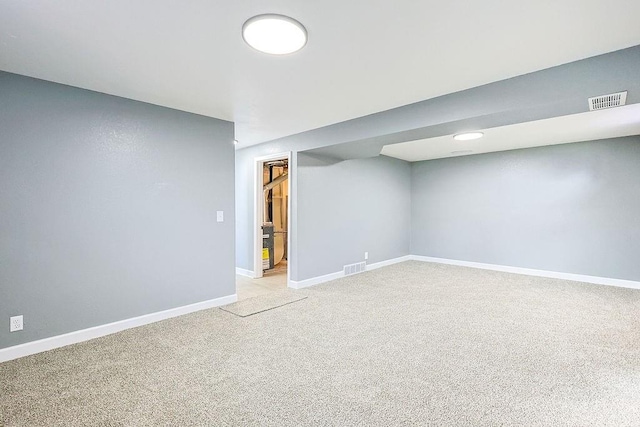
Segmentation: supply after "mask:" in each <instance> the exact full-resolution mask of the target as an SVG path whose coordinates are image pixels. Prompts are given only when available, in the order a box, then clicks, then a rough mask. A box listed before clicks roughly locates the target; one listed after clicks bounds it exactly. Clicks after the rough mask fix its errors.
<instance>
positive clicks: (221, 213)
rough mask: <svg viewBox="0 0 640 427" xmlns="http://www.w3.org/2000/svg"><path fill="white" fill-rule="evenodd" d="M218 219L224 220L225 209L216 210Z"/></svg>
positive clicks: (219, 220)
mask: <svg viewBox="0 0 640 427" xmlns="http://www.w3.org/2000/svg"><path fill="white" fill-rule="evenodd" d="M216 220H217V221H218V222H224V211H217V212H216Z"/></svg>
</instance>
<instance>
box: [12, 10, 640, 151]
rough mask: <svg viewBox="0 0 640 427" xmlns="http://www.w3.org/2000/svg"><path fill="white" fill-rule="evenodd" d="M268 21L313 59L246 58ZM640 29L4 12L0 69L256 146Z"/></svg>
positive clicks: (426, 16)
mask: <svg viewBox="0 0 640 427" xmlns="http://www.w3.org/2000/svg"><path fill="white" fill-rule="evenodd" d="M266 12H274V13H281V14H285V15H290V16H292V17H294V18H296V19H298V20H299V21H301V22H302V23H303V24H304V25H305V26H306V27H307V29H308V31H309V37H310V39H309V43H308V45H307V46H306V48H305V49H304V50H303V51H301V52H299V53H297V54H293V55H289V56H284V57H269V56H266V55H264V54H260V53H258V52H256V51H254V50H253V49H251V48H249V47H248V46H246V45H245V44H244V43H243V42H242V38H241V34H240V30H241V27H242V24H243V23H244V21H245V20H246V19H247V18H250V17H251V16H253V15H256V14H260V13H266ZM638 16H640V2H638V1H637V0H610V1H607V2H605V1H602V0H565V1H555V2H551V1H539V0H526V1H518V2H505V1H502V0H486V1H483V2H469V1H466V0H464V1H463V0H452V1H447V2H443V1H439V2H434V1H414V0H403V1H400V0H399V1H394V2H390V1H382V0H373V1H368V2H356V1H344V0H340V1H339V0H324V1H294V0H279V1H272V2H268V3H267V2H265V1H258V0H254V1H248V0H237V1H222V0H193V1H188V2H184V1H177V0H173V1H172V0H137V1H125V0H110V1H106V0H102V1H91V2H89V1H86V2H83V1H77V0H59V1H55V2H53V1H45V0H36V1H34V0H21V1H15V0H0V69H2V70H4V71H9V72H14V73H18V74H24V75H28V76H32V77H37V78H41V79H45V80H50V81H55V82H59V83H64V84H69V85H72V86H78V87H82V88H87V89H91V90H95V91H99V92H104V93H108V94H112V95H118V96H122V97H126V98H131V99H136V100H140V101H145V102H149V103H153V104H158V105H163V106H167V107H171V108H176V109H180V110H185V111H190V112H194V113H199V114H204V115H207V116H212V117H217V118H222V119H226V120H232V121H234V122H236V137H237V139H239V140H240V142H241V145H242V146H247V145H250V144H255V143H259V142H263V141H267V140H271V139H275V138H278V137H283V136H286V135H291V134H295V133H298V132H302V131H306V130H309V129H314V128H318V127H322V126H326V125H328V124H332V123H337V122H341V121H344V120H347V119H351V118H355V117H359V116H363V115H367V114H370V113H374V112H378V111H383V110H387V109H390V108H393V107H397V106H401V105H405V104H409V103H412V102H416V101H421V100H424V99H428V98H432V97H435V96H439V95H443V94H446V93H450V92H454V91H459V90H463V89H466V88H470V87H474V86H478V85H481V84H485V83H489V82H493V81H497V80H501V79H505V78H508V77H513V76H516V75H521V74H524V73H528V72H532V71H535V70H540V69H543V68H547V67H551V66H554V65H558V64H562V63H567V62H571V61H574V60H577V59H581V58H586V57H590V56H594V55H597V54H601V53H605V52H610V51H614V50H617V49H621V48H625V47H629V46H633V45H636V44H639V43H640V25H638V23H637V17H638ZM603 23H605V24H603Z"/></svg>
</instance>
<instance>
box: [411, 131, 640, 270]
mask: <svg viewBox="0 0 640 427" xmlns="http://www.w3.org/2000/svg"><path fill="white" fill-rule="evenodd" d="M411 174H412V232H411V253H412V254H414V255H423V256H432V257H439V258H449V259H455V260H464V261H474V262H482V263H490V264H500V265H507V266H515V267H526V268H534V269H542V270H550V271H559V272H565V273H577V274H586V275H592V276H601V277H609V278H616V279H627V280H636V281H637V280H640V262H639V260H640V137H639V136H635V137H628V138H618V139H612V140H603V141H590V142H582V143H575V144H566V145H557V146H552V147H540V148H531V149H524V150H514V151H508V152H501V153H491V154H482V155H475V156H465V157H457V158H450V159H440V160H430V161H424V162H418V163H414V164H412V166H411Z"/></svg>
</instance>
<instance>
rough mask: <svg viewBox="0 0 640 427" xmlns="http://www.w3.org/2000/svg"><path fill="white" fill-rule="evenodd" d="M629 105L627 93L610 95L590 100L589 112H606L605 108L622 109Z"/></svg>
mask: <svg viewBox="0 0 640 427" xmlns="http://www.w3.org/2000/svg"><path fill="white" fill-rule="evenodd" d="M626 103H627V92H626V91H624V92H618V93H611V94H609V95H602V96H596V97H593V98H589V110H591V111H595V110H604V109H605V108H613V107H620V106H622V105H624V104H626Z"/></svg>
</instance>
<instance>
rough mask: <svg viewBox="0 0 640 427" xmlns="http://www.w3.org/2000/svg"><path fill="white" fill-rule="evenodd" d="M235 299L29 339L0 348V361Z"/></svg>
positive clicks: (227, 297) (226, 297)
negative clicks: (28, 340)
mask: <svg viewBox="0 0 640 427" xmlns="http://www.w3.org/2000/svg"><path fill="white" fill-rule="evenodd" d="M237 300H238V296H237V295H236V294H233V295H227V296H224V297H220V298H216V299H211V300H207V301H202V302H197V303H195V304H190V305H185V306H182V307H176V308H172V309H169V310H164V311H158V312H156V313H150V314H145V315H143V316H138V317H133V318H131V319H125V320H120V321H117V322H113V323H107V324H106V325H100V326H94V327H92V328H87V329H82V330H79V331H74V332H69V333H68V334H63V335H57V336H55V337H50V338H44V339H41V340H37V341H31V342H27V343H24V344H19V345H16V346H13V347H8V348H3V349H0V363H2V362H6V361H9V360H13V359H17V358H19V357H24V356H29V355H31V354H36V353H41V352H43V351H47V350H53V349H54V348H59V347H64V346H67V345H71V344H76V343H79V342H83V341H88V340H91V339H94V338H99V337H103V336H105V335H110V334H113V333H116V332H120V331H124V330H125V329H131V328H135V327H138V326H143V325H148V324H149V323H154V322H159V321H160V320H165V319H170V318H172V317H176V316H182V315H184V314H188V313H193V312H195V311H200V310H206V309H208V308H213V307H218V306H221V305H225V304H231V303H233V302H236V301H237Z"/></svg>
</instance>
